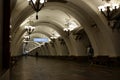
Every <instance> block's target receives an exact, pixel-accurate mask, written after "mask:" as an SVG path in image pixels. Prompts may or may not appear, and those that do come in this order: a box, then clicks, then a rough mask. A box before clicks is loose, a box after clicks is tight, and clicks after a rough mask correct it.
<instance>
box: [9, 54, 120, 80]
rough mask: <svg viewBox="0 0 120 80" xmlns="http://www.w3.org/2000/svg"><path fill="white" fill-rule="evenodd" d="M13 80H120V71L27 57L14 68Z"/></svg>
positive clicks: (12, 71)
mask: <svg viewBox="0 0 120 80" xmlns="http://www.w3.org/2000/svg"><path fill="white" fill-rule="evenodd" d="M11 80H120V69H119V68H107V67H102V66H97V65H91V64H81V63H78V62H74V61H67V60H57V59H50V58H49V59H47V58H35V57H29V56H27V57H23V58H22V59H21V60H20V61H18V62H17V64H16V65H15V66H14V67H13V68H12V70H11Z"/></svg>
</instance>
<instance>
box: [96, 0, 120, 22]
mask: <svg viewBox="0 0 120 80" xmlns="http://www.w3.org/2000/svg"><path fill="white" fill-rule="evenodd" d="M102 1H105V2H106V3H105V4H104V5H101V6H99V7H98V9H99V11H101V13H102V14H103V15H104V16H105V17H106V18H107V20H108V21H110V20H111V17H112V16H113V15H114V14H115V13H116V12H117V9H118V8H119V7H120V5H119V3H113V2H112V1H111V0H102Z"/></svg>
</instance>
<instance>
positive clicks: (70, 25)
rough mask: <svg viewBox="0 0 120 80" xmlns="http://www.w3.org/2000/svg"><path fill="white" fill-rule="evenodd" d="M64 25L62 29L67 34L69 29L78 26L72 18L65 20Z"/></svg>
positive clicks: (69, 31)
mask: <svg viewBox="0 0 120 80" xmlns="http://www.w3.org/2000/svg"><path fill="white" fill-rule="evenodd" d="M65 26H66V27H65V28H64V29H63V31H64V32H66V33H67V35H68V36H69V35H70V33H71V31H72V30H74V29H75V28H77V27H78V24H77V23H76V22H75V21H73V20H67V21H66V23H65Z"/></svg>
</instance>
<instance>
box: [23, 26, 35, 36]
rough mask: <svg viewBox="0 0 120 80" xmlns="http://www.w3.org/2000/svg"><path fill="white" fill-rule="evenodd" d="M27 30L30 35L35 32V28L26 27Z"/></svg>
mask: <svg viewBox="0 0 120 80" xmlns="http://www.w3.org/2000/svg"><path fill="white" fill-rule="evenodd" d="M25 30H26V31H27V33H28V35H30V34H31V33H32V32H33V31H34V30H35V27H33V26H25Z"/></svg>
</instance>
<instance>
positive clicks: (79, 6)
mask: <svg viewBox="0 0 120 80" xmlns="http://www.w3.org/2000/svg"><path fill="white" fill-rule="evenodd" d="M66 1H68V2H67V3H59V2H49V0H48V2H47V4H46V6H45V7H44V8H43V9H42V10H41V11H40V12H39V20H38V21H36V20H35V14H33V13H34V11H33V9H31V7H30V6H28V2H27V1H26V0H17V1H16V5H15V7H14V8H13V10H12V14H11V20H10V22H11V25H12V28H11V35H12V34H15V33H16V32H18V30H19V28H18V27H20V25H21V23H22V22H24V21H25V20H26V18H28V17H29V16H33V17H34V18H31V19H32V20H33V21H35V24H36V26H40V25H41V24H44V25H52V26H49V28H53V29H54V30H55V31H56V32H58V33H59V34H60V35H61V36H63V37H65V34H64V32H63V28H64V27H65V26H64V24H65V21H64V17H65V18H69V17H70V18H72V19H74V20H76V21H77V22H78V23H79V24H80V25H82V26H83V27H84V29H85V31H86V33H87V35H89V34H91V36H88V37H89V38H90V40H91V41H93V42H95V43H94V44H95V45H98V43H99V42H96V41H97V38H96V39H95V38H93V37H95V36H93V35H92V34H93V33H94V32H92V30H90V29H91V28H90V27H91V25H93V24H97V25H98V26H97V29H99V31H100V37H101V36H102V38H103V41H106V40H109V41H110V42H109V43H111V42H112V40H111V37H110V36H109V35H110V34H109V33H110V29H109V28H108V26H107V24H106V23H107V21H106V20H105V18H104V17H103V16H102V15H101V14H100V13H99V12H98V9H97V7H98V6H99V5H101V4H102V3H103V1H102V0H66ZM60 11H61V12H62V14H60V13H61V12H60ZM49 12H50V13H49ZM32 14H33V15H32ZM79 27H80V26H79ZM43 29H44V28H43ZM38 32H39V31H38ZM40 32H41V31H40ZM20 33H21V35H19V38H20V41H19V42H18V43H20V44H21V41H22V34H24V30H23V29H22V30H21V32H20ZM47 33H50V32H49V31H48V32H47ZM12 36H13V38H18V37H15V35H12ZM36 37H37V36H36ZM106 38H107V39H106ZM16 40H18V39H15V42H16ZM99 41H101V42H102V40H101V39H100V40H99ZM106 44H108V43H106ZM111 46H112V43H111ZM101 47H103V46H101ZM106 47H107V46H105V48H106ZM111 48H112V47H111ZM103 49H104V48H103ZM107 49H109V48H107ZM107 49H106V50H107ZM95 50H97V48H96V49H95ZM101 51H102V48H101Z"/></svg>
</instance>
